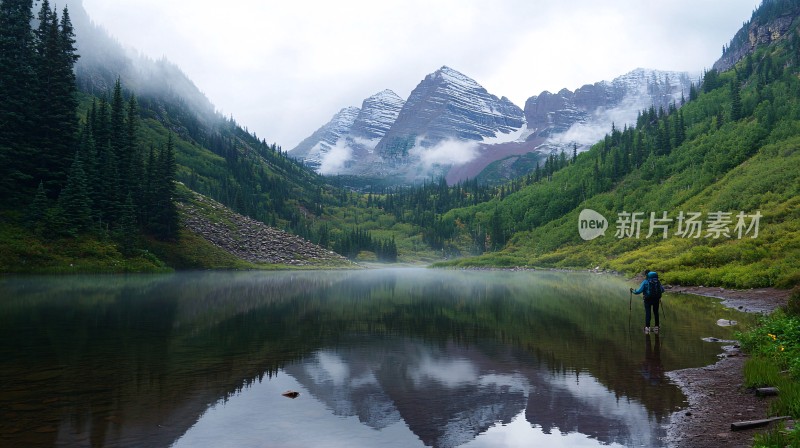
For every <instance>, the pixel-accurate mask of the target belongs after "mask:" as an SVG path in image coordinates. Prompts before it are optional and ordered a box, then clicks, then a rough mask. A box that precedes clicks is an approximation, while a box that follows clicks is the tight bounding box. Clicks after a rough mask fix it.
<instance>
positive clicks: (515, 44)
mask: <svg viewBox="0 0 800 448" xmlns="http://www.w3.org/2000/svg"><path fill="white" fill-rule="evenodd" d="M759 3H760V0H607V1H598V0H493V1H488V0H483V1H478V0H363V1H361V0H339V1H325V0H291V1H273V0H266V1H265V0H226V1H220V0H214V1H210V0H83V4H84V7H85V8H86V10H87V12H88V13H89V16H90V17H91V18H92V20H93V21H95V22H96V23H98V24H99V25H101V26H103V27H104V28H106V29H107V30H108V31H109V33H110V34H111V35H112V36H114V37H115V38H117V39H118V40H119V41H120V42H121V43H122V44H123V45H125V46H128V47H133V48H135V49H137V50H139V51H140V52H142V53H143V54H145V55H147V56H150V57H152V58H160V57H162V56H166V57H167V59H169V60H170V61H172V62H174V63H176V64H177V65H178V66H179V67H180V68H181V69H182V70H183V71H184V72H185V73H186V74H187V75H188V76H189V78H191V79H192V80H193V81H194V83H195V84H196V85H197V86H198V88H199V89H200V90H201V91H203V92H204V93H205V94H206V96H208V98H209V99H210V100H211V102H212V103H213V104H214V105H215V106H216V107H217V109H218V110H219V111H220V112H221V113H223V114H224V115H226V116H230V115H232V116H233V117H234V118H235V119H236V120H237V121H238V122H239V124H241V125H242V126H245V127H247V128H248V129H249V130H250V131H251V132H256V133H257V134H258V136H259V138H264V139H266V140H267V142H269V143H273V142H275V143H278V145H280V146H282V147H283V149H284V150H290V149H292V148H294V147H295V145H297V143H299V142H300V141H301V140H302V139H303V138H305V137H307V136H309V135H310V134H311V133H312V132H314V131H315V130H316V129H317V128H319V127H320V126H322V125H323V124H325V123H326V122H327V121H328V120H330V118H331V116H332V115H333V114H334V113H336V112H338V111H339V110H340V109H341V108H343V107H346V106H359V107H360V106H361V102H362V101H363V100H364V99H365V98H367V97H369V96H371V95H373V94H375V93H377V92H379V91H381V90H383V89H387V88H388V89H392V90H394V91H395V92H396V93H397V94H398V95H400V96H401V97H402V98H408V95H409V94H410V93H411V90H413V89H414V87H416V85H417V84H418V83H419V82H420V81H421V80H422V79H423V78H424V77H425V75H427V74H429V73H431V72H433V71H435V70H437V69H438V68H439V67H441V66H442V65H448V66H450V67H452V68H454V69H456V70H458V71H460V72H462V73H464V74H465V75H467V76H469V77H471V78H473V79H475V80H476V81H477V82H478V83H480V84H481V85H482V86H484V87H485V88H486V89H487V90H488V91H489V92H490V93H492V94H494V95H497V96H507V97H508V98H510V99H511V100H512V101H513V102H514V103H516V104H517V105H518V106H519V107H524V104H525V100H526V99H527V98H529V97H531V96H533V95H538V94H539V93H540V92H541V91H543V90H549V91H551V92H556V91H558V90H560V89H562V88H568V89H570V90H575V89H576V88H578V87H581V86H582V85H584V84H590V83H594V82H597V81H601V80H611V79H613V78H615V77H617V76H619V75H621V74H624V73H627V72H629V71H631V70H633V69H635V68H637V67H644V68H656V69H661V70H686V71H692V72H700V71H702V70H703V69H705V68H710V67H711V65H712V64H713V63H714V61H716V59H717V58H718V57H719V56H720V54H721V52H722V46H723V44H727V43H728V42H729V41H730V39H731V37H733V35H734V33H735V32H736V31H737V30H738V29H739V28H740V27H741V26H742V23H743V22H745V21H746V20H749V19H750V15H751V14H752V12H753V10H754V9H755V8H756V7H757V6H758V4H759Z"/></svg>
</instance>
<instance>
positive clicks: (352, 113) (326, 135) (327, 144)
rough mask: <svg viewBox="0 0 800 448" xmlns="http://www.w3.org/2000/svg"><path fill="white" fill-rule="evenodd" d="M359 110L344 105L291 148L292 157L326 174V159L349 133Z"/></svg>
mask: <svg viewBox="0 0 800 448" xmlns="http://www.w3.org/2000/svg"><path fill="white" fill-rule="evenodd" d="M359 112H361V109H359V108H357V107H345V108H344V109H342V110H340V111H339V112H337V113H336V114H335V115H334V116H333V118H331V121H329V122H327V123H325V125H324V126H322V127H321V128H319V129H317V130H316V131H314V133H313V134H311V135H310V136H309V137H307V138H306V139H304V140H303V141H302V142H300V143H299V144H298V145H297V146H296V147H295V148H294V149H292V151H291V155H292V157H295V158H297V159H300V160H302V161H303V163H305V164H306V165H307V166H309V167H311V168H313V169H314V170H316V171H317V172H320V173H322V174H328V173H327V171H328V170H327V165H325V164H326V160H327V159H328V158H330V157H333V156H334V155H333V154H331V152H332V150H333V149H334V147H336V146H337V144H338V142H339V141H341V140H342V139H344V138H345V137H346V136H347V134H349V132H350V129H351V128H352V127H353V123H355V121H356V117H358V114H359Z"/></svg>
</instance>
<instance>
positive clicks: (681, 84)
mask: <svg viewBox="0 0 800 448" xmlns="http://www.w3.org/2000/svg"><path fill="white" fill-rule="evenodd" d="M695 79H696V78H695ZM692 80H693V79H692V77H691V76H690V75H689V74H688V73H684V72H671V71H661V70H648V69H643V68H637V69H636V70H633V71H632V72H629V73H626V74H624V75H622V76H619V77H617V78H614V80H612V81H611V82H608V81H600V82H596V83H594V84H587V85H585V86H583V87H580V88H578V89H576V90H575V91H574V92H571V91H569V90H568V89H562V90H560V91H559V92H558V93H555V94H554V93H550V92H548V91H544V92H542V93H540V94H539V95H536V96H532V97H530V98H528V100H527V101H526V102H525V118H526V120H527V123H528V132H527V134H528V136H527V138H528V139H530V138H533V137H537V136H538V137H556V136H559V137H560V140H565V139H566V140H572V141H574V142H576V143H578V144H579V145H586V144H591V143H594V142H596V141H597V140H599V139H600V138H602V136H603V135H604V134H605V133H606V132H607V131H608V130H609V129H610V128H611V124H612V122H614V123H616V124H617V125H618V126H620V127H622V126H623V125H624V124H632V123H633V122H635V120H636V116H637V114H638V113H639V112H640V111H642V110H644V109H647V108H649V107H650V106H654V107H655V108H656V109H658V108H659V107H663V108H666V107H668V106H669V104H671V103H673V102H679V101H680V100H681V95H684V94H688V92H689V87H690V85H691V83H692ZM687 96H688V95H687ZM593 129H594V130H596V132H590V131H591V130H593ZM570 131H572V133H571V134H572V135H570Z"/></svg>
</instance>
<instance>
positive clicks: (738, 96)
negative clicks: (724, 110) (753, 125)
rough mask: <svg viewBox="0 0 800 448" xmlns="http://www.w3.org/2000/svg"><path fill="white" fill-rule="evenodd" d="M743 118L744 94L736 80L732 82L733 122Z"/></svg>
mask: <svg viewBox="0 0 800 448" xmlns="http://www.w3.org/2000/svg"><path fill="white" fill-rule="evenodd" d="M740 118H742V92H741V90H740V87H739V83H738V82H736V79H733V80H731V121H737V120H739V119H740Z"/></svg>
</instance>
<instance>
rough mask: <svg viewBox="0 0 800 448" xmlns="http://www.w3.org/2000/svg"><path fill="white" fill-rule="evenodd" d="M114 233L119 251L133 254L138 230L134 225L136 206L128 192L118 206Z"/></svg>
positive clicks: (128, 254) (127, 254)
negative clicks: (118, 212) (118, 211)
mask: <svg viewBox="0 0 800 448" xmlns="http://www.w3.org/2000/svg"><path fill="white" fill-rule="evenodd" d="M114 234H115V235H116V239H117V242H118V243H119V248H120V252H122V254H123V255H125V256H130V255H131V254H133V251H134V249H135V248H136V243H137V236H138V234H139V232H138V229H137V227H136V207H135V206H134V204H133V196H132V195H131V194H130V193H128V195H127V196H126V197H125V202H123V204H122V206H121V207H120V214H119V217H118V219H117V226H116V228H115V231H114Z"/></svg>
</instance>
